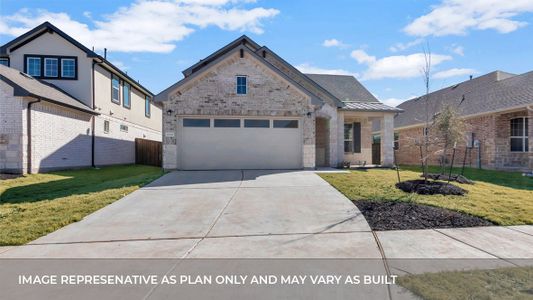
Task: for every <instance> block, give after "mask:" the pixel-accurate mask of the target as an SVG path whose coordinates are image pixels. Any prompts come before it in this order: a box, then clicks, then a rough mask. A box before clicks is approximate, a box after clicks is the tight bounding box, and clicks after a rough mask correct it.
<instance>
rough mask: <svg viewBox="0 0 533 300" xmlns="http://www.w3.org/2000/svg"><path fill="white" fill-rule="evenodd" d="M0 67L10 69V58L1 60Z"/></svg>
mask: <svg viewBox="0 0 533 300" xmlns="http://www.w3.org/2000/svg"><path fill="white" fill-rule="evenodd" d="M0 65H4V66H6V67H9V58H0Z"/></svg>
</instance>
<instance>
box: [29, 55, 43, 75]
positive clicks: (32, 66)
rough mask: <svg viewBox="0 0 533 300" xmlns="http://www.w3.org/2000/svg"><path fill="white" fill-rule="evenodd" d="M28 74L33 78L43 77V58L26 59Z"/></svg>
mask: <svg viewBox="0 0 533 300" xmlns="http://www.w3.org/2000/svg"><path fill="white" fill-rule="evenodd" d="M26 73H27V74H28V75H31V76H35V77H40V76H41V58H40V57H27V58H26Z"/></svg>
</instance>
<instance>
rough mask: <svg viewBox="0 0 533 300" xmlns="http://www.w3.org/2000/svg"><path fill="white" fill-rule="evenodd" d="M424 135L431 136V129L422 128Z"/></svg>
mask: <svg viewBox="0 0 533 300" xmlns="http://www.w3.org/2000/svg"><path fill="white" fill-rule="evenodd" d="M422 135H423V136H427V135H429V128H427V127H423V128H422Z"/></svg>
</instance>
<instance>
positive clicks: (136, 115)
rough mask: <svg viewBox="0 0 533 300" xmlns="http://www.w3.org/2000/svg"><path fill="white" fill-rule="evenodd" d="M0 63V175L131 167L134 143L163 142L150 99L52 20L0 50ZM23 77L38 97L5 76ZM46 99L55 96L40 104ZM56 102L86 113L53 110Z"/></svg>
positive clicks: (146, 92)
mask: <svg viewBox="0 0 533 300" xmlns="http://www.w3.org/2000/svg"><path fill="white" fill-rule="evenodd" d="M0 64H2V65H5V66H7V67H9V68H2V75H3V77H2V80H1V81H0V83H1V86H0V87H1V93H2V98H1V99H0V107H1V108H2V110H1V111H0V172H15V173H25V172H42V171H48V170H55V169H65V168H71V167H89V166H102V165H112V164H130V163H134V162H135V153H134V149H135V148H134V140H135V138H144V139H151V140H157V141H161V126H162V124H161V106H160V105H159V104H155V103H154V101H153V94H152V93H151V92H150V91H149V90H148V89H146V88H145V87H143V86H142V85H141V84H139V82H137V81H135V80H134V79H132V78H131V77H129V76H128V75H127V74H126V73H124V72H122V71H121V70H120V69H118V68H117V67H116V66H114V65H113V64H111V63H110V62H109V61H107V59H106V58H105V55H104V57H102V56H100V55H98V54H96V53H95V52H94V51H91V50H90V49H88V48H87V47H85V46H84V45H82V44H80V43H79V42H77V41H76V40H74V39H73V38H72V37H70V36H68V35H67V34H65V33H64V32H63V31H61V30H60V29H58V28H57V27H55V26H53V25H52V24H50V23H49V22H45V23H43V24H41V25H39V26H37V27H36V28H34V29H32V30H30V31H29V32H27V33H25V34H23V35H21V36H20V37H18V38H15V39H14V40H12V41H10V42H8V43H7V44H5V45H3V46H2V47H0ZM10 70H17V72H16V73H13V72H11V71H10ZM20 72H23V73H25V74H28V75H31V77H32V78H34V79H35V80H34V81H33V82H30V83H31V84H30V85H31V87H32V88H38V89H39V93H36V94H35V95H31V96H20V95H21V93H17V91H18V90H17V89H18V88H20V87H18V88H17V87H13V85H10V84H8V81H9V79H6V78H5V77H6V76H7V75H9V76H10V77H11V81H13V78H17V77H18V75H20ZM4 75H5V76H4ZM21 76H22V75H21ZM26 83H27V82H26ZM50 89H52V90H55V91H56V92H58V93H56V92H53V91H52V90H50ZM43 91H46V92H47V93H51V94H45V95H42V92H43ZM46 95H49V96H50V95H52V96H53V97H52V96H50V97H48V98H49V99H48V100H49V101H45V100H44V98H47V97H46ZM54 97H55V98H54ZM57 97H59V98H61V99H66V98H65V97H68V98H69V101H70V100H72V101H75V102H77V103H78V104H79V105H81V106H82V107H83V109H82V110H81V111H80V107H76V108H75V109H74V110H73V109H72V107H69V108H67V107H65V105H58V103H60V104H61V103H62V102H61V101H60V100H58V99H56V98H57ZM41 98H42V100H43V101H41V102H39V103H36V104H34V105H32V107H31V110H30V109H28V102H29V101H36V100H39V99H41ZM62 104H64V103H62ZM79 105H78V106H79ZM28 111H30V113H28ZM28 115H29V116H30V122H28V119H27V116H28ZM18 123H20V124H18ZM30 123H31V128H28V126H29V124H30ZM28 129H29V131H28ZM30 131H31V136H29V138H30V139H28V136H27V135H28V133H29V132H30ZM2 137H3V138H2ZM28 141H30V142H31V143H30V145H29V146H28ZM15 149H18V150H15ZM28 150H29V151H28ZM28 155H30V157H29V158H30V159H28Z"/></svg>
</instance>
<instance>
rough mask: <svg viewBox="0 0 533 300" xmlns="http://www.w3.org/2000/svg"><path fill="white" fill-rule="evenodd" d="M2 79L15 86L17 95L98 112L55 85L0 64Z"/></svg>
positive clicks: (0, 78) (0, 77)
mask: <svg viewBox="0 0 533 300" xmlns="http://www.w3.org/2000/svg"><path fill="white" fill-rule="evenodd" d="M0 80H2V81H4V82H6V83H7V84H9V85H11V86H13V88H14V89H15V96H30V97H37V98H41V99H43V100H45V101H49V102H52V103H56V104H59V105H63V106H67V107H70V108H74V109H77V110H81V111H84V112H88V113H91V114H98V113H97V112H95V111H94V110H92V109H91V108H90V107H89V106H87V105H85V104H83V103H82V102H81V101H79V100H78V99H76V98H74V97H72V96H71V95H69V94H67V93H66V92H65V91H63V90H61V89H60V88H58V87H56V86H55V85H53V84H51V83H48V82H45V81H42V80H38V79H35V78H33V77H31V76H30V75H28V74H25V73H22V72H20V71H19V70H16V69H13V68H9V67H6V66H4V65H0Z"/></svg>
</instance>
